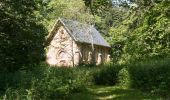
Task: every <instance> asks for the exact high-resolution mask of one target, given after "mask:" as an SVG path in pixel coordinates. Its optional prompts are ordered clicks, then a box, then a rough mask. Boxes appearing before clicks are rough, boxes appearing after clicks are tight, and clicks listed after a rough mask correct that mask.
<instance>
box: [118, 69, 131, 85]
mask: <svg viewBox="0 0 170 100" xmlns="http://www.w3.org/2000/svg"><path fill="white" fill-rule="evenodd" d="M130 82H131V80H130V74H129V71H128V69H127V68H126V67H124V68H122V69H121V70H120V71H119V73H118V84H119V85H120V86H121V87H124V88H128V87H129V86H130Z"/></svg>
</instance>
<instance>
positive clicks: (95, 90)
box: [68, 86, 163, 100]
mask: <svg viewBox="0 0 170 100" xmlns="http://www.w3.org/2000/svg"><path fill="white" fill-rule="evenodd" d="M68 100H163V99H162V98H160V97H158V96H153V95H150V94H148V93H144V92H141V91H139V90H135V89H127V88H122V87H119V86H92V87H89V88H87V91H84V92H82V93H74V94H71V95H70V96H69V98H68Z"/></svg>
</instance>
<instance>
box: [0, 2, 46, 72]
mask: <svg viewBox="0 0 170 100" xmlns="http://www.w3.org/2000/svg"><path fill="white" fill-rule="evenodd" d="M38 5H41V2H40V1H39V0H29V1H27V0H19V1H18V0H3V1H0V47H1V48H0V70H10V71H15V70H17V69H19V68H21V67H22V66H25V65H29V64H35V63H39V62H40V60H42V58H43V42H44V33H45V32H46V30H45V29H44V26H43V25H42V24H41V23H39V21H40V20H37V19H36V15H35V14H34V11H38Z"/></svg>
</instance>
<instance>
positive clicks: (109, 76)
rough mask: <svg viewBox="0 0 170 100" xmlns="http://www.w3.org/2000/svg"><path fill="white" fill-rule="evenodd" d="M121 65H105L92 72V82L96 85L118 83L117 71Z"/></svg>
mask: <svg viewBox="0 0 170 100" xmlns="http://www.w3.org/2000/svg"><path fill="white" fill-rule="evenodd" d="M120 69H121V66H118V65H105V66H101V69H100V70H98V71H96V72H95V73H94V83H95V84H97V85H115V84H117V83H118V73H119V70H120Z"/></svg>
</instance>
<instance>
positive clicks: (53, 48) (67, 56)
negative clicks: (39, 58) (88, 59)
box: [46, 26, 79, 66]
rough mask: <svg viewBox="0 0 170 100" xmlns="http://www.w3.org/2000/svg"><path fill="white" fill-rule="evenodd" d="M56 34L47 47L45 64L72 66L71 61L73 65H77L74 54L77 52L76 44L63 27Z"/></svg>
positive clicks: (76, 56)
mask: <svg viewBox="0 0 170 100" xmlns="http://www.w3.org/2000/svg"><path fill="white" fill-rule="evenodd" d="M56 32H57V33H56V35H55V36H54V38H53V39H52V41H51V42H50V45H49V46H48V47H47V55H46V56H47V63H48V64H50V65H55V66H73V61H74V63H75V64H77V63H79V60H77V59H79V58H78V54H75V52H77V51H78V47H77V44H76V43H75V42H74V41H73V39H72V38H71V37H70V35H69V34H68V33H67V31H66V30H65V29H64V27H63V26H61V27H60V28H59V29H58V31H56ZM72 48H73V49H72ZM73 54H75V55H73ZM73 58H74V59H76V60H74V59H73Z"/></svg>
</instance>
